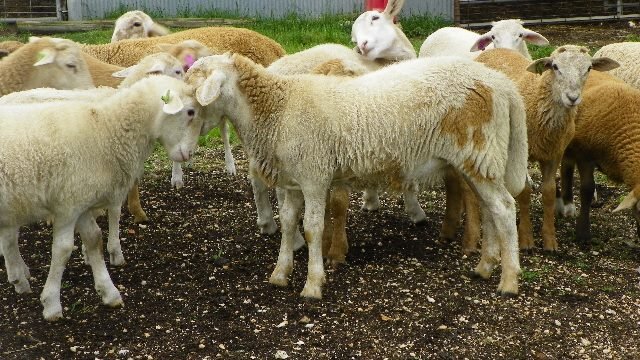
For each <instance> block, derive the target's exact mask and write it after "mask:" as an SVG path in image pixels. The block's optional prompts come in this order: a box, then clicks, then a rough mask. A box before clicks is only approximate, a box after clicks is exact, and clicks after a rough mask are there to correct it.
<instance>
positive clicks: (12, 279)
mask: <svg viewBox="0 0 640 360" xmlns="http://www.w3.org/2000/svg"><path fill="white" fill-rule="evenodd" d="M0 248H1V249H2V253H3V254H6V256H5V257H4V263H5V267H6V268H7V277H8V280H9V283H11V284H13V287H14V289H15V290H16V292H17V293H18V294H25V293H30V292H31V285H29V278H30V277H31V276H30V274H29V268H28V267H27V264H26V263H25V262H24V259H23V258H22V255H20V249H19V248H18V228H16V227H5V228H2V229H0Z"/></svg>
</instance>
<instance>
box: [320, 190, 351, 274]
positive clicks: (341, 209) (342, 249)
mask: <svg viewBox="0 0 640 360" xmlns="http://www.w3.org/2000/svg"><path fill="white" fill-rule="evenodd" d="M349 193H350V191H349V187H347V186H336V187H334V189H333V190H332V191H331V197H330V202H329V204H330V205H329V207H330V209H331V216H330V217H332V218H333V226H332V231H331V233H329V229H327V228H326V227H325V229H324V234H327V233H329V234H330V236H331V240H330V243H331V247H330V248H329V252H328V253H327V263H328V265H330V266H332V267H336V266H338V264H342V263H344V262H345V258H346V256H347V252H348V251H349V243H348V241H347V216H348V210H349ZM326 216H327V215H326V214H325V218H326ZM325 224H326V222H325Z"/></svg>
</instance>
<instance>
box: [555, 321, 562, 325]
mask: <svg viewBox="0 0 640 360" xmlns="http://www.w3.org/2000/svg"><path fill="white" fill-rule="evenodd" d="M554 323H555V324H556V326H560V325H562V323H561V322H560V320H556V321H554Z"/></svg>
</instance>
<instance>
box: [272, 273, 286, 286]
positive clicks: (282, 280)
mask: <svg viewBox="0 0 640 360" xmlns="http://www.w3.org/2000/svg"><path fill="white" fill-rule="evenodd" d="M269 283H271V284H273V285H275V286H280V287H285V286H287V285H289V279H287V276H285V275H283V274H280V273H277V274H276V272H275V271H274V272H273V274H271V277H270V278H269Z"/></svg>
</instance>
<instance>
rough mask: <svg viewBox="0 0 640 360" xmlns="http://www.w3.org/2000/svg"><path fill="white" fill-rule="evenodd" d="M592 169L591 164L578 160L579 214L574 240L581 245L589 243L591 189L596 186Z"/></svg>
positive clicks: (584, 245)
mask: <svg viewBox="0 0 640 360" xmlns="http://www.w3.org/2000/svg"><path fill="white" fill-rule="evenodd" d="M594 170H595V167H594V165H593V164H591V163H588V162H584V161H579V162H578V172H579V173H580V215H579V216H578V218H577V219H576V240H577V241H578V243H579V244H580V246H583V247H586V246H589V245H590V244H591V221H590V219H589V211H590V210H591V201H592V200H593V191H594V190H595V188H596V182H595V180H594V178H593V172H594Z"/></svg>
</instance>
